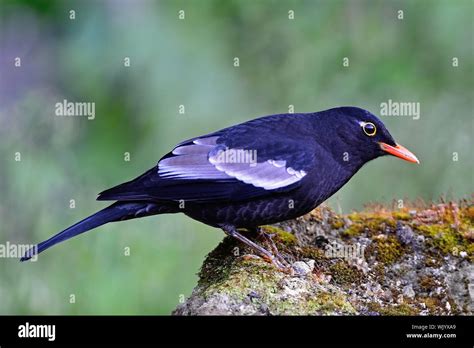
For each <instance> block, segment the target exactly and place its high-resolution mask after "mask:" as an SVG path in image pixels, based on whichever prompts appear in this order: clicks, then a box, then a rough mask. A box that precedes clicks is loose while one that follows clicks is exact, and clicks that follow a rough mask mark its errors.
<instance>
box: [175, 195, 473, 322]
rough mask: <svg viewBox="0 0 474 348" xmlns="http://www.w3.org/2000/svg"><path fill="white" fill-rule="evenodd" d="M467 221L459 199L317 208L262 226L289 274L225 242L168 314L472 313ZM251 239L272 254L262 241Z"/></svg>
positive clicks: (468, 209) (468, 206) (469, 208)
mask: <svg viewBox="0 0 474 348" xmlns="http://www.w3.org/2000/svg"><path fill="white" fill-rule="evenodd" d="M473 221H474V209H473V204H472V201H466V200H464V201H461V202H459V203H453V202H449V203H440V204H431V205H426V204H420V203H418V204H417V205H412V206H410V207H406V208H403V209H396V210H390V209H388V208H386V207H382V206H373V207H369V208H367V209H366V210H364V211H363V212H357V213H351V214H348V215H338V214H336V213H335V212H334V211H332V210H331V209H329V208H328V207H325V206H322V207H319V208H317V209H315V210H314V211H312V212H311V213H309V214H307V215H305V216H303V217H300V218H298V219H295V220H291V221H286V222H283V223H279V224H276V225H273V226H265V227H263V228H264V230H265V231H266V232H267V233H270V234H272V235H273V237H272V238H273V242H274V243H275V245H276V247H277V248H278V250H279V251H280V253H281V254H282V255H283V256H284V257H285V259H286V260H287V261H288V262H289V263H290V264H291V265H292V266H291V269H292V272H290V273H285V272H281V271H280V270H278V269H277V268H275V267H274V266H273V265H272V264H269V263H267V262H265V261H264V260H262V259H261V258H259V257H256V256H255V255H253V254H252V250H250V249H248V248H247V247H246V246H244V245H242V244H241V243H239V242H238V241H236V240H234V239H232V238H229V237H226V238H225V239H224V240H223V241H222V242H221V243H220V244H219V246H218V247H217V248H215V249H214V250H213V251H212V252H211V253H210V254H209V255H208V256H207V258H206V260H205V261H204V263H203V265H202V267H201V271H200V273H199V281H198V284H197V286H196V287H195V289H194V290H193V292H192V294H191V296H190V297H189V298H188V299H187V300H186V301H185V302H184V303H182V304H180V305H179V306H178V307H177V308H176V310H175V311H174V312H173V314H175V315H429V314H448V315H449V314H472V313H473V309H474V306H473V297H474V275H473V273H474V267H473V265H472V261H473V260H474V228H473ZM251 237H252V238H253V239H255V238H257V236H251ZM258 242H259V243H260V244H261V245H263V246H265V247H266V248H268V249H270V245H268V241H265V240H259V241H258Z"/></svg>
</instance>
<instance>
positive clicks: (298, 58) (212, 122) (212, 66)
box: [0, 0, 474, 314]
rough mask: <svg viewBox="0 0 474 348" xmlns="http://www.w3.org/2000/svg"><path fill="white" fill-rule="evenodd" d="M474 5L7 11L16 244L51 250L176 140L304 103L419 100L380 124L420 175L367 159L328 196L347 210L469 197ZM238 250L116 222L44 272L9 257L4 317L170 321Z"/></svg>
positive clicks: (142, 5)
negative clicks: (204, 276)
mask: <svg viewBox="0 0 474 348" xmlns="http://www.w3.org/2000/svg"><path fill="white" fill-rule="evenodd" d="M473 4H474V3H473V1H471V0H467V1H463V0H460V1H427V0H414V1H349V0H348V1H272V0H258V1H250V0H239V1H211V0H201V1H191V0H187V1H175V0H173V1H171V0H168V1H164V0H161V1H141V0H139V1H110V0H109V1H80V2H72V1H47V0H44V1H6V0H0V40H1V41H0V59H1V60H0V74H1V75H0V98H1V99H0V155H1V157H0V161H1V162H0V168H1V172H0V195H1V203H0V243H2V244H4V243H6V242H7V241H9V242H10V243H33V242H39V241H42V240H44V239H46V238H48V237H50V236H51V235H52V234H54V233H56V232H58V231H60V230H62V229H63V228H65V227H67V226H69V225H71V224H72V223H74V222H76V221H77V220H79V219H81V218H83V217H85V216H86V215H89V214H91V213H93V212H95V211H96V210H98V209H100V208H102V207H104V206H105V203H104V202H96V201H95V197H96V194H97V193H98V192H100V191H101V190H103V189H106V188H109V187H111V186H114V185H116V184H118V183H120V182H123V181H126V180H129V179H131V178H133V177H135V176H137V175H139V174H141V173H142V172H143V171H145V170H146V169H148V168H150V167H152V166H153V165H155V163H156V162H157V160H158V159H159V158H160V157H161V156H162V155H164V154H165V153H166V152H167V151H169V150H170V149H171V148H172V146H173V145H175V144H176V143H177V142H179V141H181V140H184V139H186V138H190V137H193V136H196V135H200V134H203V133H208V132H210V131H214V130H217V129H219V128H222V127H226V126H229V125H232V124H235V123H239V122H243V121H246V120H249V119H251V118H254V117H257V116H262V115H267V114H272V113H283V112H287V111H288V106H289V105H294V107H295V111H296V112H310V111H319V110H323V109H327V108H331V107H335V106H342V105H355V106H359V107H363V108H366V109H368V110H371V111H372V112H373V113H375V114H379V113H380V103H382V102H386V101H388V99H392V100H393V101H404V102H419V103H421V117H420V119H419V120H413V119H412V118H410V117H382V121H384V122H385V124H386V125H387V127H388V128H389V129H390V130H391V133H392V134H393V135H394V137H395V138H396V139H397V141H399V142H400V143H402V144H403V145H405V146H406V147H408V148H409V149H410V150H412V151H413V152H414V153H415V154H416V155H417V156H418V158H419V159H420V160H421V165H419V166H414V165H411V164H409V163H406V162H402V161H399V160H396V159H394V158H384V159H379V160H377V161H374V162H371V163H369V164H368V165H367V166H366V167H365V168H363V169H362V170H361V171H360V172H359V173H358V174H357V175H356V176H355V177H354V178H353V179H352V180H351V182H350V183H349V184H348V185H346V186H345V187H344V188H343V189H342V190H341V191H339V192H338V193H337V194H336V195H335V196H334V197H332V198H331V199H330V201H329V204H330V205H332V206H333V207H334V208H335V209H337V210H338V211H342V212H349V211H351V210H352V209H361V208H362V207H363V204H364V203H367V202H375V201H377V202H385V203H388V204H390V202H392V201H393V200H397V199H416V198H423V199H425V200H431V199H437V198H439V196H441V195H443V196H445V197H447V198H455V199H459V198H463V197H467V196H469V195H470V194H471V193H472V187H473V185H472V184H473V155H472V151H473V142H472V133H473V99H474V98H473V79H474V74H473V72H474V71H473V32H474V28H473V16H474V6H473ZM70 10H74V11H75V19H74V20H71V19H70V18H69V17H70V12H69V11H70ZM180 10H184V11H185V12H184V13H185V19H184V20H181V19H179V18H178V16H179V11H180ZM290 10H293V11H294V17H295V18H294V20H291V19H289V18H288V16H289V11H290ZM399 10H403V19H399V18H398V16H399V13H398V11H399ZM16 57H20V58H21V67H15V65H14V62H15V58H16ZM125 57H129V58H130V67H125V66H124V58H125ZM235 57H238V58H239V60H240V62H239V63H240V66H239V67H235V66H234V58H235ZM344 57H348V58H349V66H348V67H343V64H342V63H343V58H344ZM453 57H457V58H458V61H459V66H458V67H453V64H452V62H453ZM63 99H67V100H68V101H73V102H75V101H79V102H95V104H96V110H95V112H96V116H95V119H94V120H88V119H87V118H86V117H69V118H67V117H57V116H55V113H54V111H55V108H54V107H55V104H56V103H57V102H62V100H63ZM179 105H184V106H185V113H184V114H180V113H179V112H178V110H179ZM17 152H20V153H21V161H15V153H17ZM125 152H129V153H130V155H131V160H130V161H128V162H127V161H124V153H125ZM454 152H456V153H457V156H458V160H457V161H453V153H454ZM71 199H74V200H75V202H76V206H75V208H74V209H71V208H70V200H71ZM222 238H223V233H222V232H221V231H219V230H217V229H213V228H210V227H207V226H204V225H202V224H200V223H197V222H195V221H192V220H191V219H189V218H186V217H185V216H182V215H172V216H158V217H150V218H146V219H139V220H131V221H126V222H122V223H118V224H109V225H106V226H103V227H101V228H100V229H98V230H95V231H93V232H91V233H88V234H85V235H82V236H80V237H78V238H75V239H72V240H70V241H68V242H66V243H65V244H61V245H60V246H57V247H55V248H54V249H52V250H50V251H48V252H47V253H45V254H44V255H42V256H41V257H40V259H39V260H38V262H31V263H27V264H20V263H19V262H18V260H17V259H13V258H10V259H8V258H4V259H0V314H168V313H170V312H171V310H172V309H173V308H174V307H175V306H176V305H177V304H178V302H179V301H180V299H182V298H183V296H187V295H189V294H190V292H191V290H192V288H193V286H194V285H195V284H196V281H197V277H196V273H197V271H198V269H199V267H200V265H201V263H202V261H203V258H204V257H205V255H206V254H207V253H208V252H209V251H210V250H212V249H213V247H214V246H216V245H217V243H218V242H219V241H220V240H221V239H222ZM127 247H128V248H130V256H125V255H124V250H125V248H127ZM71 295H74V297H75V303H70V302H71V301H70V299H71Z"/></svg>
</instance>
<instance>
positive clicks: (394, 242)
mask: <svg viewBox="0 0 474 348" xmlns="http://www.w3.org/2000/svg"><path fill="white" fill-rule="evenodd" d="M366 252H374V253H375V258H376V259H377V261H380V262H382V263H383V264H384V265H390V264H392V263H394V262H395V261H397V260H398V259H400V257H401V256H402V255H403V252H404V248H403V246H402V245H401V244H400V242H399V241H398V239H397V238H395V237H394V236H387V237H386V238H377V239H375V240H374V241H373V243H372V244H371V245H369V247H368V248H367V249H366Z"/></svg>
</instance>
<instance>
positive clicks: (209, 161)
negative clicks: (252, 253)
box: [98, 127, 316, 202]
mask: <svg viewBox="0 0 474 348" xmlns="http://www.w3.org/2000/svg"><path fill="white" fill-rule="evenodd" d="M250 129H252V130H254V131H253V132H252V131H251V132H247V133H245V135H244V134H240V135H241V136H240V137H239V136H237V137H236V134H235V132H232V131H226V130H225V131H224V132H223V131H221V132H218V133H213V134H210V135H207V136H203V137H199V138H194V139H190V140H188V141H185V142H182V143H180V144H178V145H177V146H176V147H175V148H174V149H173V151H171V152H170V153H168V154H167V155H166V156H164V157H163V158H162V159H161V160H160V161H159V162H158V165H157V166H156V167H154V168H152V169H150V170H149V171H148V172H146V173H145V174H143V175H142V176H140V177H138V178H136V179H135V180H132V181H130V182H128V183H125V184H122V185H119V186H116V187H114V188H112V189H109V190H107V191H104V192H102V193H101V194H100V195H99V197H98V199H99V200H142V199H154V200H175V201H176V200H185V201H199V202H210V201H213V202H214V201H220V200H226V201H239V200H246V199H252V198H257V197H262V196H265V195H268V194H270V193H275V192H288V191H290V190H293V189H295V188H296V187H298V186H299V185H300V184H301V181H302V179H303V178H304V177H305V176H306V175H307V174H308V172H309V170H310V169H311V168H314V166H315V161H316V159H315V156H316V155H315V151H312V150H313V149H311V147H312V146H310V145H312V144H308V142H304V141H301V139H300V138H295V137H291V136H288V135H284V133H282V134H280V135H279V136H278V137H275V138H267V139H265V137H263V138H262V137H255V135H256V134H253V135H252V134H249V133H254V132H255V127H250ZM232 130H234V129H232Z"/></svg>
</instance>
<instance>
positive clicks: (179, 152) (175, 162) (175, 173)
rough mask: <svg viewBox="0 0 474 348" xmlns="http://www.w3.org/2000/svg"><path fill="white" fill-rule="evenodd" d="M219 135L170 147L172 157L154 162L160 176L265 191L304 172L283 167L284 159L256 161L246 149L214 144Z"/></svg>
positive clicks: (280, 185)
mask: <svg viewBox="0 0 474 348" xmlns="http://www.w3.org/2000/svg"><path fill="white" fill-rule="evenodd" d="M217 138H219V137H208V138H199V139H195V140H193V141H192V142H191V143H190V142H185V143H182V144H180V145H178V146H177V147H175V148H174V149H173V151H172V152H171V154H172V156H170V157H166V158H164V159H162V160H161V161H160V162H159V163H158V174H159V175H160V177H162V178H164V179H202V180H232V179H236V180H239V181H241V182H244V183H246V184H250V185H253V186H255V187H260V188H263V189H265V190H274V189H278V188H282V187H286V186H289V185H291V184H294V183H296V182H298V181H300V180H301V179H302V178H303V177H304V176H305V175H306V174H307V173H306V172H305V171H304V170H295V169H293V168H291V167H287V163H286V161H284V160H272V159H269V160H267V161H264V162H260V163H258V162H257V158H256V154H253V155H254V156H252V154H249V150H243V149H229V148H226V147H225V146H223V145H217V144H216V140H217Z"/></svg>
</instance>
